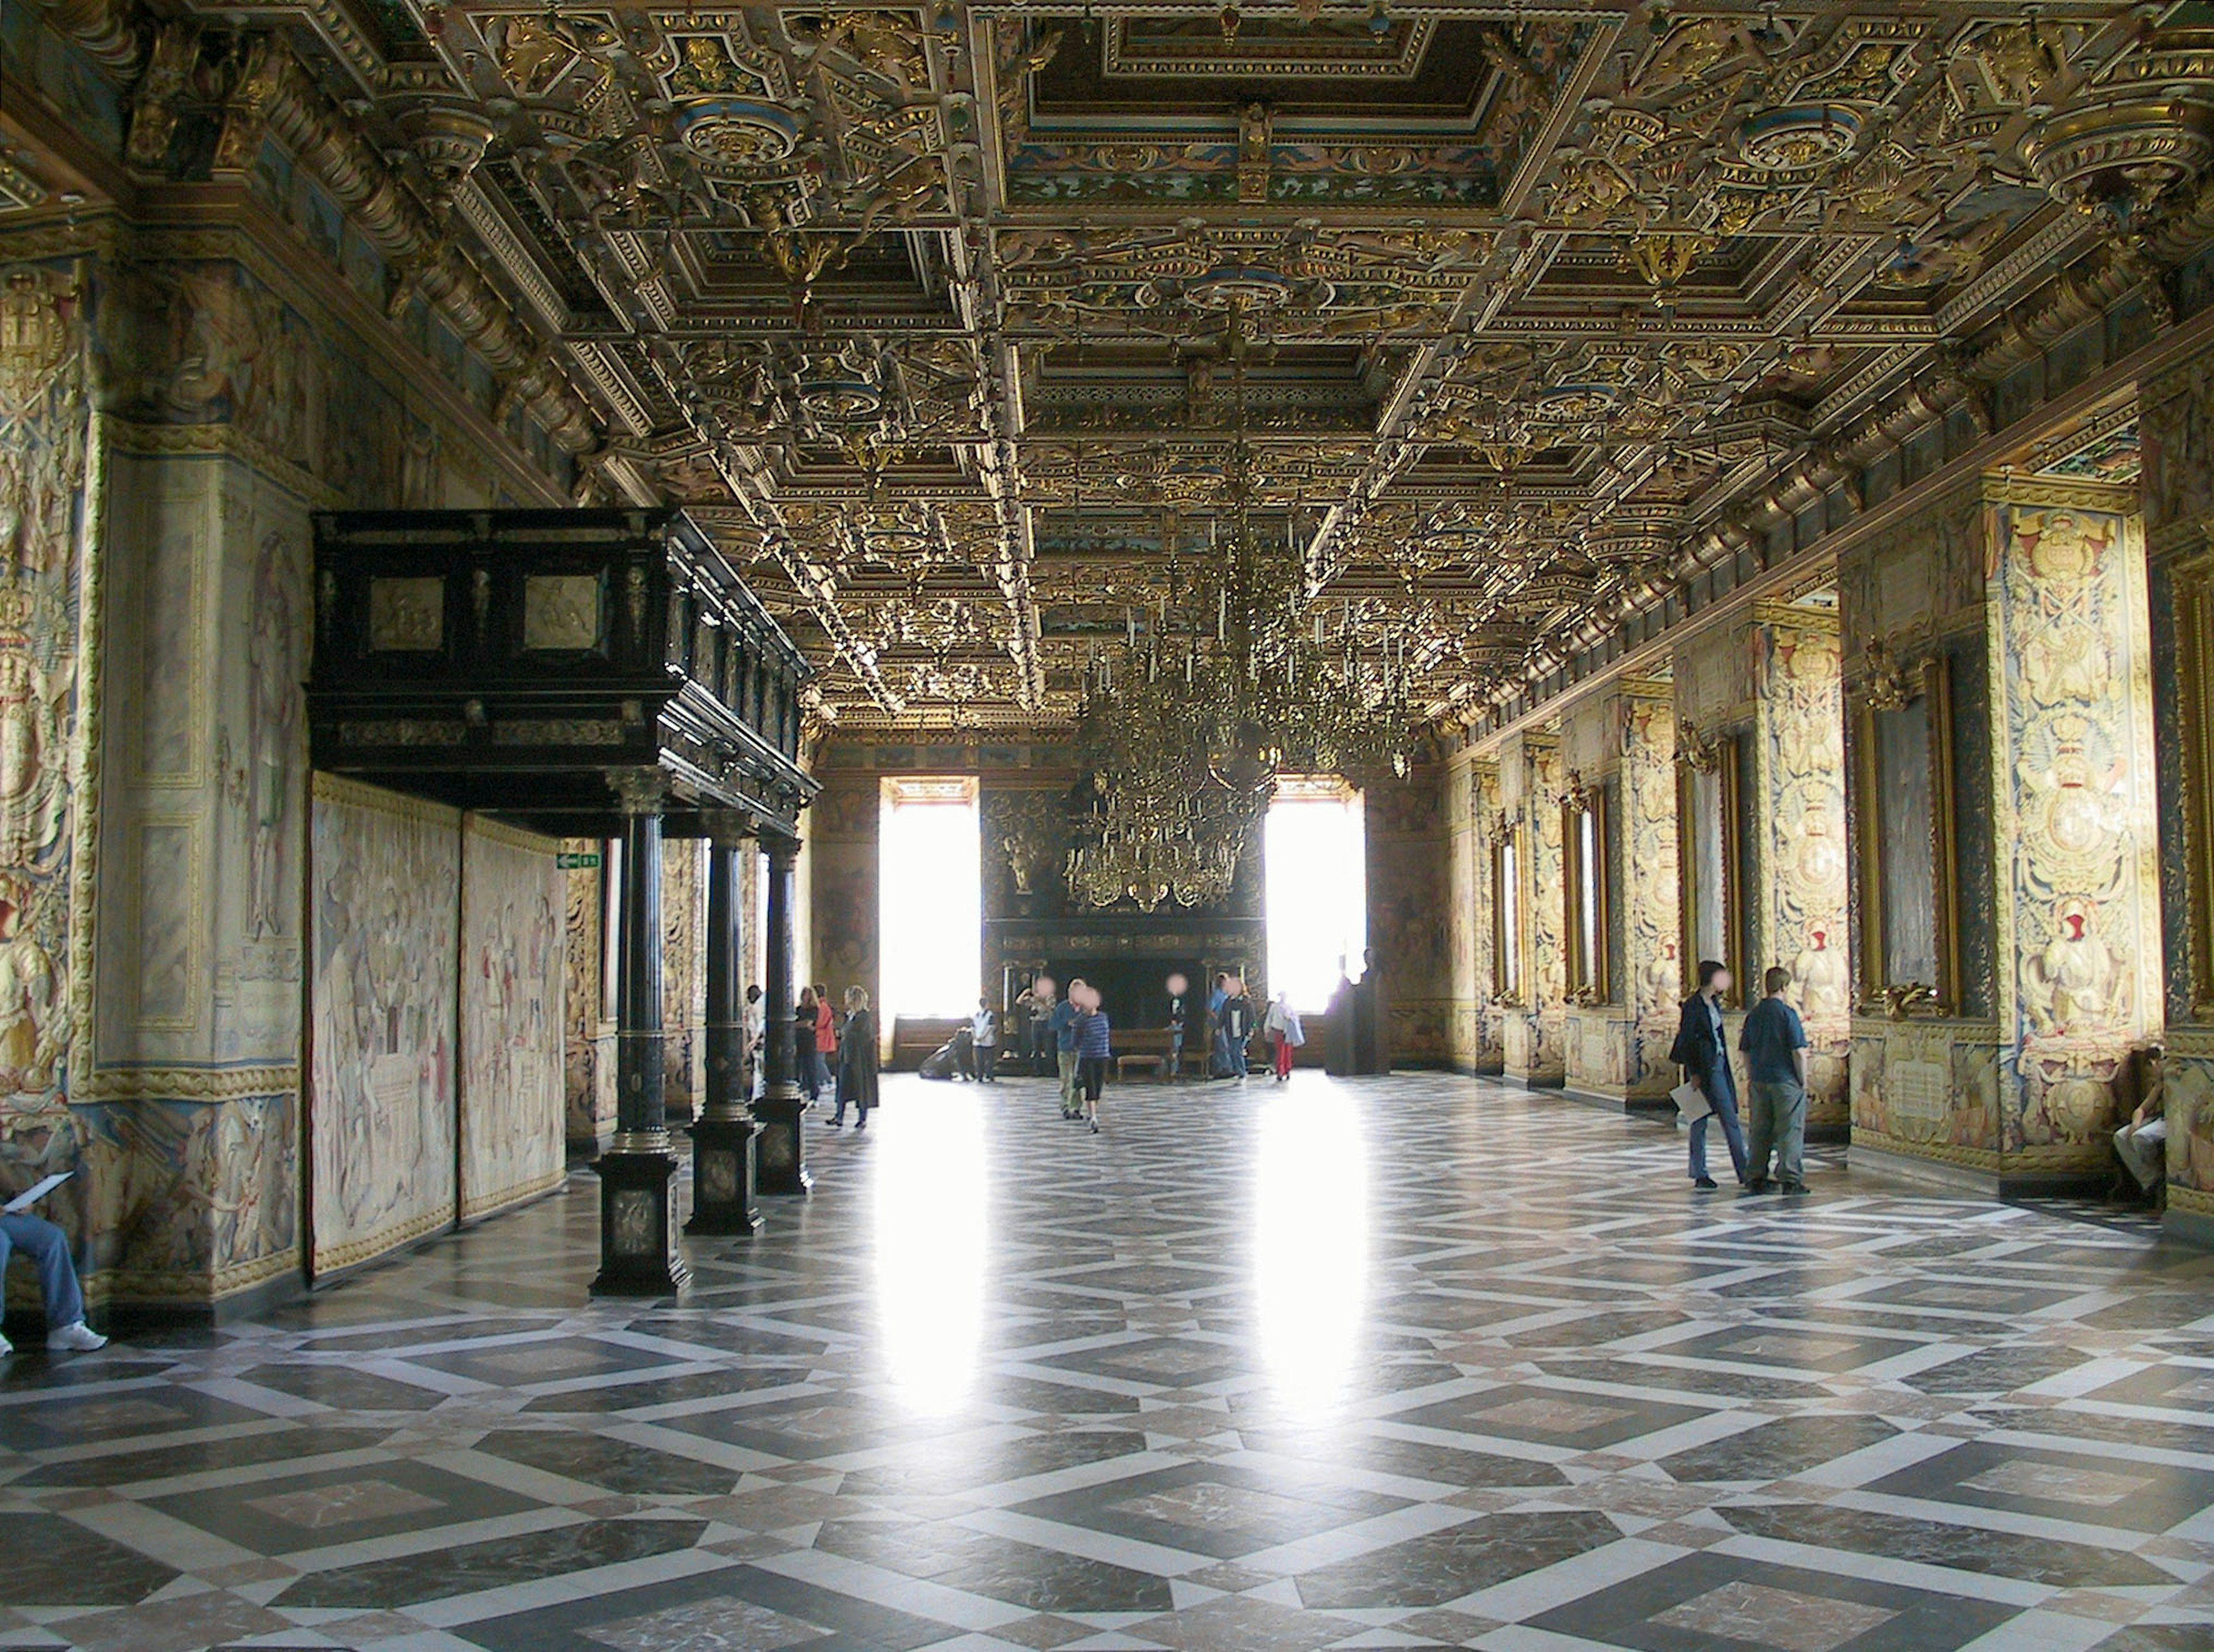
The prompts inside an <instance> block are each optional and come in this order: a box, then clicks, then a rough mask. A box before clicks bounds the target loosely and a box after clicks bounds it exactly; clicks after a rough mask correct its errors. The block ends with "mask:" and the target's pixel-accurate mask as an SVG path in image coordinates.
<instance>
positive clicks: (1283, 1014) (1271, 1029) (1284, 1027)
mask: <svg viewBox="0 0 2214 1652" xmlns="http://www.w3.org/2000/svg"><path fill="white" fill-rule="evenodd" d="M1263 1025H1264V1026H1265V1027H1267V1029H1268V1033H1269V1051H1270V1053H1272V1054H1273V1055H1274V1056H1275V1058H1276V1082H1278V1083H1279V1084H1284V1083H1288V1082H1290V1081H1291V1076H1292V1052H1293V1051H1294V1050H1296V1049H1298V1048H1299V1047H1300V1045H1303V1044H1305V1043H1306V1041H1307V1033H1306V1027H1302V1026H1300V1012H1299V1011H1298V1010H1296V1009H1293V1008H1292V997H1291V994H1290V993H1288V992H1279V993H1278V994H1277V995H1276V996H1275V997H1273V998H1271V999H1269V1018H1268V1020H1267V1021H1266V1022H1264V1023H1263Z"/></svg>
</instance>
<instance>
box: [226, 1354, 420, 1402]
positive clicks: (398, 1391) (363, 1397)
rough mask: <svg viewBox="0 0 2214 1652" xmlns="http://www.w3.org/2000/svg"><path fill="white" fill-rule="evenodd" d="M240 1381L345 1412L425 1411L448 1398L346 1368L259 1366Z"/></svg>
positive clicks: (408, 1383) (389, 1379) (326, 1366)
mask: <svg viewBox="0 0 2214 1652" xmlns="http://www.w3.org/2000/svg"><path fill="white" fill-rule="evenodd" d="M239 1377H240V1380H241V1381H246V1382H251V1383H253V1384H254V1386H255V1387H262V1388H273V1389H275V1390H276V1391H277V1392H278V1393H287V1394H292V1395H294V1396H296V1397H297V1398H298V1399H312V1400H314V1401H315V1403H316V1404H317V1405H328V1406H330V1407H332V1408H333V1410H335V1411H428V1410H430V1409H431V1407H432V1406H433V1405H437V1404H439V1403H440V1402H441V1401H443V1399H445V1398H446V1396H445V1394H444V1393H443V1392H442V1391H440V1390H438V1389H436V1388H425V1387H418V1386H417V1385H416V1384H414V1383H412V1382H400V1381H394V1379H392V1378H391V1377H387V1376H379V1375H376V1373H375V1372H373V1371H355V1370H350V1369H347V1368H346V1367H345V1366H343V1365H256V1366H254V1367H253V1368H252V1369H248V1370H245V1371H242V1372H240V1373H239Z"/></svg>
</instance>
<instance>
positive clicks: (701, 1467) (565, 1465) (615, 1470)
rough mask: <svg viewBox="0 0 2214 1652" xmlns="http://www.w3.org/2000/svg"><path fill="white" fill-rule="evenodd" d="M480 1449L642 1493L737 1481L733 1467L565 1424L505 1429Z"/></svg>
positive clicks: (702, 1491)
mask: <svg viewBox="0 0 2214 1652" xmlns="http://www.w3.org/2000/svg"><path fill="white" fill-rule="evenodd" d="M476 1449H477V1450H479V1451H481V1452H483V1453H485V1454H487V1455H488V1456H492V1457H498V1458H501V1459H503V1460H505V1461H508V1462H511V1463H522V1464H523V1465H524V1466H528V1467H530V1468H536V1469H542V1470H544V1471H545V1472H547V1473H548V1474H559V1475H560V1476H562V1477H563V1478H566V1479H572V1480H581V1481H583V1482H584V1484H587V1485H596V1486H602V1487H604V1488H605V1489H606V1490H609V1491H624V1492H629V1493H632V1494H633V1495H635V1496H639V1497H723V1496H726V1495H727V1494H728V1493H729V1492H730V1491H731V1490H733V1489H734V1488H735V1487H736V1485H737V1479H738V1477H737V1472H735V1471H734V1470H731V1469H727V1468H723V1467H720V1466H718V1465H716V1464H713V1463H703V1462H699V1461H696V1460H694V1459H692V1458H689V1457H679V1456H676V1455H675V1454H673V1453H670V1452H666V1451H656V1450H654V1449H653V1448H651V1447H649V1446H635V1445H633V1444H631V1443H630V1442H628V1441H625V1440H610V1439H609V1438H607V1437H606V1436H602V1435H596V1434H583V1433H576V1432H572V1431H571V1430H569V1429H499V1430H497V1431H495V1432H493V1433H491V1434H487V1435H486V1436H485V1437H484V1438H483V1439H481V1440H480V1441H478V1442H477V1444H476Z"/></svg>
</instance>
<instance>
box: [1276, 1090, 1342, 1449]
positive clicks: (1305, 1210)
mask: <svg viewBox="0 0 2214 1652" xmlns="http://www.w3.org/2000/svg"><path fill="white" fill-rule="evenodd" d="M1256 1173H1257V1184H1258V1185H1257V1190H1256V1198H1255V1216H1256V1220H1255V1224H1254V1234H1253V1245H1254V1287H1255V1289H1256V1291H1257V1295H1258V1297H1259V1304H1260V1322H1261V1348H1260V1352H1261V1362H1262V1365H1263V1369H1264V1370H1265V1372H1266V1374H1267V1376H1268V1379H1269V1387H1270V1389H1271V1390H1272V1392H1273V1393H1275V1396H1276V1398H1277V1399H1279V1400H1280V1401H1281V1403H1282V1404H1283V1405H1285V1406H1286V1407H1287V1409H1289V1410H1291V1411H1295V1412H1300V1413H1309V1414H1313V1413H1327V1412H1329V1411H1334V1410H1335V1409H1336V1407H1337V1405H1338V1404H1339V1403H1340V1401H1341V1400H1342V1398H1343V1395H1344V1392H1345V1388H1346V1386H1347V1382H1348V1380H1349V1378H1350V1376H1351V1375H1352V1371H1353V1362H1354V1357H1355V1351H1356V1350H1355V1343H1356V1341H1357V1339H1358V1336H1359V1332H1360V1330H1361V1315H1362V1308H1363V1305H1364V1303H1365V1301H1366V1299H1367V1284H1368V1153H1367V1145H1366V1143H1364V1142H1363V1141H1362V1139H1361V1115H1360V1112H1359V1109H1358V1108H1357V1107H1356V1106H1355V1103H1354V1100H1353V1099H1352V1098H1351V1097H1350V1096H1349V1095H1348V1094H1346V1092H1344V1091H1343V1090H1342V1089H1336V1088H1324V1087H1323V1086H1322V1085H1321V1084H1320V1083H1319V1082H1314V1081H1312V1080H1311V1079H1309V1078H1308V1077H1307V1076H1306V1075H1301V1076H1300V1077H1299V1078H1297V1079H1295V1080H1294V1082H1293V1083H1292V1084H1291V1085H1290V1087H1289V1088H1285V1089H1282V1090H1280V1091H1278V1092H1276V1093H1275V1094H1273V1095H1271V1096H1269V1098H1268V1100H1267V1101H1266V1102H1265V1103H1264V1104H1263V1106H1262V1109H1261V1119H1260V1150H1259V1153H1258V1155H1257V1160H1256Z"/></svg>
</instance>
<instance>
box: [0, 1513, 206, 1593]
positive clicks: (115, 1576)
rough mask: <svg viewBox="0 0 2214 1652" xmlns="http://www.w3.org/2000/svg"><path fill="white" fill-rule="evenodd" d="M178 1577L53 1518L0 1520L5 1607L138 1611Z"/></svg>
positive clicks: (0, 1581)
mask: <svg viewBox="0 0 2214 1652" xmlns="http://www.w3.org/2000/svg"><path fill="white" fill-rule="evenodd" d="M177 1576H179V1574H178V1573H177V1571H176V1570H175V1569H174V1568H173V1567H169V1566H165V1565H162V1564H161V1563H160V1562H158V1561H156V1560H151V1559H149V1558H147V1557H146V1556H144V1555H142V1554H140V1553H138V1551H136V1550H133V1549H130V1548H127V1547H125V1545H122V1544H120V1543H117V1542H114V1541H113V1540H112V1539H108V1538H105V1537H102V1536H101V1535H100V1534H99V1533H96V1532H89V1531H87V1530H86V1529H85V1528H84V1527H82V1526H79V1525H77V1524H76V1522H75V1521H70V1520H67V1519H64V1518H62V1517H61V1516H58V1515H0V1606H136V1605H137V1604H138V1602H139V1601H141V1600H144V1599H145V1598H146V1597H147V1596H148V1595H150V1594H153V1593H154V1592H155V1591H156V1589H161V1588H168V1585H169V1584H170V1583H172V1582H174V1581H175V1580H176V1578H177Z"/></svg>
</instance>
